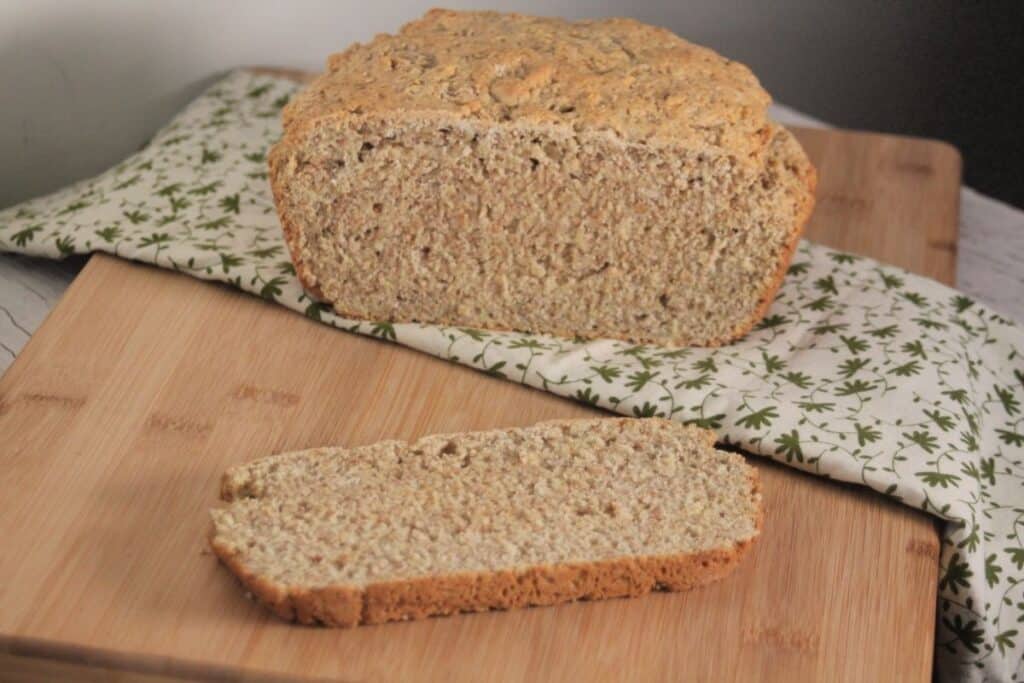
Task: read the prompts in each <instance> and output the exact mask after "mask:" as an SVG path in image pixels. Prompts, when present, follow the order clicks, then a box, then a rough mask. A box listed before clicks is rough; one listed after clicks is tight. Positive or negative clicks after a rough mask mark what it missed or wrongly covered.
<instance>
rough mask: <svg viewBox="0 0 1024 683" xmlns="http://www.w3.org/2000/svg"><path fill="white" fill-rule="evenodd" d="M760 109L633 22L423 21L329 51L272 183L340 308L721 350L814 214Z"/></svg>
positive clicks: (799, 166) (743, 89) (659, 33)
mask: <svg viewBox="0 0 1024 683" xmlns="http://www.w3.org/2000/svg"><path fill="white" fill-rule="evenodd" d="M767 102H768V97H767V95H766V94H765V93H764V91H763V90H762V89H761V88H760V86H759V85H758V84H757V81H756V79H755V78H754V77H753V76H752V75H751V74H750V72H749V71H748V70H746V68H744V67H742V66H741V65H738V64H736V63H734V62H730V61H729V60H726V59H724V58H722V57H719V56H718V55H715V54H714V53H713V52H711V51H709V50H706V49H704V48H700V47H698V46H695V45H692V44H690V43H687V42H685V41H683V40H681V39H679V38H677V37H676V36H674V35H672V34H671V33H668V32H667V31H663V30H661V29H655V28H653V27H649V26H644V25H642V24H638V23H636V22H632V21H628V20H608V21H599V22H583V23H578V24H570V23H567V22H561V21H558V20H550V19H537V18H533V17H518V16H509V15H498V14H494V13H446V12H440V13H431V14H428V15H427V17H425V18H424V19H422V20H420V21H419V22H415V23H413V24H411V25H409V26H407V27H405V28H404V29H403V30H402V32H401V33H400V34H399V35H397V36H381V37H378V38H377V39H375V40H374V41H373V42H372V43H370V44H368V45H357V46H354V47H353V48H351V49H350V50H348V51H346V52H345V53H342V54H340V55H336V56H335V57H332V59H331V61H330V64H329V71H328V73H326V74H324V75H323V76H321V77H320V79H318V80H317V81H316V82H314V83H313V84H312V85H311V86H310V87H309V89H307V90H306V91H305V92H304V93H302V94H301V95H299V96H298V97H297V98H296V100H295V101H294V102H293V103H292V104H290V105H289V107H288V108H287V109H286V113H285V135H284V138H283V139H282V141H281V142H280V143H279V144H278V145H277V146H276V147H275V148H274V150H273V151H272V153H271V156H270V168H271V183H272V186H273V189H274V196H275V200H276V203H277V207H278V211H279V214H280V217H281V221H282V224H283V226H284V230H285V234H286V238H287V242H288V244H289V247H290V250H291V254H292V258H293V261H294V262H295V265H296V271H297V273H298V274H299V277H300V278H301V280H302V281H303V283H304V285H305V286H306V287H307V289H309V290H310V291H312V292H313V293H315V294H316V295H317V296H318V297H319V298H321V299H324V300H326V301H328V302H330V303H331V304H332V305H333V306H334V308H335V310H336V311H337V312H339V313H341V314H343V315H346V316H349V317H354V318H363V319H372V320H390V321H398V322H408V321H420V322H429V323H438V324H449V325H460V326H472V327H483V328H491V329H511V330H520V331H526V332H534V333H547V334H555V335H560V336H579V337H585V338H596V337H612V338H619V339H627V340H631V341H636V342H649V343H656V344H664V345H714V344H719V343H723V342H727V341H730V340H732V339H735V338H737V337H739V336H741V335H742V334H744V333H745V332H746V331H748V330H749V329H750V328H751V327H752V326H753V325H754V324H755V323H756V322H757V321H758V320H759V319H760V318H761V317H762V315H763V313H764V311H765V310H766V308H767V305H768V304H769V303H770V301H771V299H772V297H773V296H774V293H775V291H776V289H777V288H778V286H779V284H780V282H781V278H782V275H783V272H784V270H785V268H786V266H787V264H788V261H789V258H790V255H791V253H792V250H793V248H794V247H795V243H796V240H797V239H798V237H799V234H800V231H801V229H802V227H803V224H804V222H805V221H806V219H807V217H808V215H809V213H810V209H811V206H812V194H813V185H814V172H813V169H812V167H811V166H810V164H809V162H808V161H807V158H806V156H805V155H804V153H803V150H802V149H801V148H800V146H799V145H798V144H797V143H796V141H795V140H794V139H793V138H792V136H791V135H790V134H789V133H788V132H786V131H785V130H784V129H782V128H780V127H778V126H775V125H774V124H771V123H770V122H769V121H768V120H767V119H766V118H765V116H764V111H765V107H766V105H767Z"/></svg>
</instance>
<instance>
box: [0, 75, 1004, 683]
mask: <svg viewBox="0 0 1024 683" xmlns="http://www.w3.org/2000/svg"><path fill="white" fill-rule="evenodd" d="M297 87H298V86H297V85H296V84H295V83H293V82H291V81H288V80H285V79H277V78H270V77H266V76H257V75H253V74H250V73H246V72H236V73H233V74H231V75H230V76H229V77H227V78H226V79H224V80H223V81H221V82H220V83H217V84H216V85H215V86H214V87H212V88H211V89H210V90H208V91H207V92H206V93H205V94H204V95H203V96H201V97H200V98H199V99H198V100H197V101H195V102H194V103H192V104H191V105H190V106H189V107H188V108H186V109H185V110H184V111H183V112H182V113H181V114H180V115H179V116H177V117H176V118H175V119H174V121H172V122H171V124H170V125H168V126H167V127H165V128H164V129H163V130H162V131H161V132H159V133H157V135H156V136H154V138H153V140H152V142H151V143H150V144H149V146H148V147H146V148H145V149H144V150H142V151H141V152H139V153H138V154H136V155H134V156H133V157H131V158H129V159H127V160H126V161H124V162H123V163H121V164H119V165H118V166H117V167H115V168H114V169H112V170H110V171H109V172H107V173H105V174H103V175H101V176H98V177H96V178H93V179H90V180H86V181H83V182H80V183H78V184H76V185H74V186H72V187H70V188H67V189H66V190H63V191H60V192H57V193H56V194H53V195H50V196H47V197H42V198H39V199H35V200H32V201H30V202H26V203H25V204H23V205H21V206H17V207H13V208H10V209H6V210H3V211H0V249H2V250H6V251H17V252H20V253H25V254H31V255H35V256H45V257H49V258H61V257H63V256H65V255H67V254H69V253H85V252H88V251H105V252H109V253H113V254H116V255H118V256H121V257H124V258H130V259H134V260H138V261H144V262H147V263H152V264H155V265H158V266H161V267H164V268H173V269H175V270H178V271H181V272H184V273H187V274H189V275H193V276H195V277H198V278H203V279H209V280H218V281H221V282H225V283H228V284H230V285H232V286H234V287H237V288H239V289H243V290H245V291H247V292H250V293H252V294H254V295H257V296H261V297H263V298H264V299H267V300H268V301H273V302H276V303H278V304H281V305H284V306H287V307H288V308H290V309H292V310H294V311H296V312H298V313H300V314H303V315H306V316H307V317H310V318H312V319H314V320H317V321H320V322H323V323H325V324H328V325H332V326H334V327H337V328H339V329H342V330H346V331H349V332H357V333H360V334H366V335H373V336H376V337H378V338H380V339H383V340H386V341H393V342H397V343H399V344H403V345H406V346H409V347H412V348H415V349H419V350H420V351H424V352H426V353H429V354H432V355H434V356H438V357H440V358H444V359H448V360H451V361H456V362H459V363H463V364H465V365H469V366H472V367H475V368H477V369H479V370H481V371H483V372H487V373H489V374H492V375H495V376H499V377H503V378H505V379H508V380H512V381H515V382H520V383H523V384H527V385H530V386H533V387H536V388H538V389H542V390H544V391H549V392H552V393H555V394H558V395H560V396H564V397H567V398H570V399H573V400H577V401H581V402H583V403H587V404H590V405H595V406H600V407H603V408H607V409H609V410H613V411H615V412H618V413H622V414H624V415H632V416H653V415H660V416H665V417H669V418H671V419H675V420H679V421H681V422H686V423H691V424H696V425H700V426H702V427H706V428H709V429H714V430H716V431H717V432H718V435H719V438H720V439H721V440H722V441H724V442H728V443H729V444H734V445H736V446H739V447H741V448H743V449H744V450H746V451H748V452H750V453H754V454H757V455H761V456H765V457H770V458H773V459H775V460H777V461H779V462H782V463H784V464H787V465H789V466H791V467H796V468H798V469H801V470H804V471H807V472H811V473H814V474H819V475H825V476H828V477H830V478H833V479H839V480H842V481H846V482H852V483H856V484H860V485H863V486H867V487H869V488H871V489H874V490H875V491H877V492H879V493H880V494H882V495H886V496H889V497H891V498H892V499H894V500H896V501H899V502H901V503H903V504H905V505H910V506H913V507H915V508H919V509H921V510H924V511H926V512H928V513H930V514H932V515H935V516H937V517H939V518H941V519H943V520H946V523H945V524H944V527H943V536H942V549H941V557H940V565H941V566H940V572H939V584H938V586H937V591H938V616H937V620H936V640H935V642H936V652H935V656H936V672H937V674H938V676H939V677H940V678H942V679H945V680H961V679H963V680H983V679H989V680H1021V679H1024V670H1022V666H1024V665H1022V650H1024V636H1021V635H1020V632H1021V630H1022V629H1024V332H1022V330H1021V329H1020V328H1019V327H1017V326H1016V325H1014V324H1013V323H1012V322H1010V321H1008V320H1005V319H1004V318H1002V317H1000V316H999V315H996V314H995V313H993V312H992V311H990V310H988V309H987V308H985V307H984V306H982V305H980V304H978V303H976V302H974V301H972V300H971V299H969V298H967V297H965V296H963V295H962V294H959V293H958V292H956V291H954V290H952V289H949V288H947V287H945V286H943V285H940V284H938V283H936V282H932V281H930V280H927V279H925V278H921V277H918V276H915V275H912V274H910V273H907V272H904V271H902V270H900V269H897V268H891V267H888V266H884V265H881V264H879V263H877V262H875V261H872V260H871V259H868V258H863V257H857V256H852V255H849V254H842V253H838V252H835V251H832V250H829V249H825V248H823V247H820V246H816V245H813V244H810V243H807V242H803V243H801V244H800V246H799V248H798V251H797V253H796V255H795V258H794V261H793V263H792V265H791V266H790V268H789V274H788V276H787V278H786V280H785V282H784V284H783V287H782V289H781V290H780V292H779V294H778V296H777V298H776V300H775V302H774V304H773V305H772V308H771V310H770V311H769V313H768V315H767V316H766V317H765V319H764V320H763V321H762V322H761V323H760V324H759V325H758V326H757V329H756V330H755V331H754V332H752V333H751V334H749V335H747V337H746V338H744V339H743V340H741V341H739V342H737V343H736V344H733V345H731V346H728V347H724V348H718V349H696V348H685V349H666V348H657V347H650V346H636V345H633V344H628V343H624V342H618V341H610V340H597V341H591V342H582V341H578V340H568V339H558V338H553V337H544V336H539V335H526V334H518V333H507V332H488V331H483V330H474V329H464V328H453V327H439V326H430V325H419V324H391V323H387V322H373V321H360V320H347V319H344V318H340V317H338V316H336V315H334V313H333V312H332V311H331V309H330V308H329V307H328V306H325V305H324V304H321V303H319V302H316V301H313V300H311V299H310V298H309V297H308V296H307V295H306V294H305V293H304V292H303V291H302V289H301V287H300V286H299V283H298V281H297V280H296V278H295V271H294V268H293V267H292V264H291V263H290V262H289V261H288V260H287V257H286V253H287V252H286V250H285V248H284V243H283V240H282V237H281V232H280V227H279V225H278V223H277V216H276V213H275V210H274V205H273V201H272V199H271V196H270V192H269V187H268V184H267V181H266V169H265V157H266V150H267V149H268V148H269V147H270V145H271V144H273V142H274V141H275V140H276V139H277V138H278V137H279V135H280V133H281V129H280V124H279V113H280V109H281V107H283V106H284V104H285V103H286V102H287V100H288V98H289V96H290V95H291V94H292V93H293V92H294V91H295V90H296V89H297Z"/></svg>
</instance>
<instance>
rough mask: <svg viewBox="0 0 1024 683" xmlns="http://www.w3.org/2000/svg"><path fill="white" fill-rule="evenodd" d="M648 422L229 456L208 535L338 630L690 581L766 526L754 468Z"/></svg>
mask: <svg viewBox="0 0 1024 683" xmlns="http://www.w3.org/2000/svg"><path fill="white" fill-rule="evenodd" d="M713 443H714V435H713V434H712V433H711V432H708V431H705V430H700V429H697V428H694V427H685V426H682V425H679V424H677V423H673V422H669V421H665V420H657V419H648V420H638V419H637V420H635V419H595V420H576V421H559V422H544V423H540V424H537V425H535V426H533V427H529V428H524V429H506V430H496V431H488V432H474V433H462V434H448V435H438V436H429V437H425V438H423V439H420V440H419V441H416V442H413V443H406V442H401V441H386V442H382V443H379V444H375V445H372V446H364V447H360V448H352V449H341V448H323V449H315V450H310V451H303V452H299V453H291V454H286V455H279V456H274V457H270V458H266V459H263V460H258V461H255V462H253V463H250V464H248V465H243V466H241V467H238V468H235V469H232V470H230V471H229V472H228V473H227V474H226V475H225V477H224V481H223V486H222V491H221V495H222V497H223V498H224V500H226V501H228V502H229V505H228V507H226V508H223V509H217V510H213V511H212V515H213V531H212V534H211V539H210V543H211V545H212V547H213V549H214V551H215V552H216V554H217V555H218V556H219V557H220V559H221V560H222V561H223V562H224V563H225V564H226V565H227V566H228V567H229V568H230V569H231V570H232V571H233V572H234V573H235V574H236V575H237V576H238V577H239V578H240V579H241V581H242V583H243V584H244V585H245V586H246V587H247V588H248V589H249V590H250V591H252V593H253V594H254V595H255V596H256V597H257V598H258V599H260V600H261V601H262V602H264V603H265V604H266V605H268V606H269V607H270V608H271V609H272V610H273V611H274V612H275V613H277V614H278V615H279V616H281V617H283V618H285V619H291V620H298V621H300V622H303V623H321V624H326V625H330V626H353V625H356V624H360V623H379V622H385V621H394V620H403V619H416V618H423V617H427V616H431V615H441V614H452V613H456V612H467V611H469V612H472V611H484V610H489V609H507V608H511V607H522V606H530V605H551V604H555V603H560V602H566V601H570V600H577V599H601V598H612V597H623V596H635V595H639V594H642V593H646V592H649V591H651V590H656V589H664V590H685V589H688V588H692V587H694V586H697V585H700V584H703V583H707V582H709V581H712V580H715V579H718V578H720V577H722V576H724V575H725V574H726V573H728V572H729V571H730V570H731V569H732V568H733V567H734V566H735V565H736V563H737V562H738V561H739V559H740V557H741V556H742V555H743V553H744V552H745V551H746V550H747V549H748V548H749V547H750V545H751V543H752V542H753V540H754V538H755V537H756V536H757V534H758V532H759V529H760V524H761V496H760V492H759V485H758V479H757V473H756V471H755V470H754V469H753V468H751V467H750V466H748V465H747V464H746V463H745V461H744V460H743V458H742V457H741V456H739V455H736V454H732V453H726V452H722V451H717V450H715V449H714V448H713Z"/></svg>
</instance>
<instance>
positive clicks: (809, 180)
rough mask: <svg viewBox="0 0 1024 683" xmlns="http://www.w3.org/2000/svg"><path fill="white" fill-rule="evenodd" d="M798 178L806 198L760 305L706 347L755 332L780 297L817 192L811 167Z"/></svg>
mask: <svg viewBox="0 0 1024 683" xmlns="http://www.w3.org/2000/svg"><path fill="white" fill-rule="evenodd" d="M800 178H801V180H802V181H803V184H804V186H805V187H806V188H807V195H806V196H805V198H804V201H803V203H802V204H801V206H800V209H799V210H798V211H797V213H796V220H795V221H793V230H792V232H790V234H789V240H788V242H787V244H786V247H785V248H784V249H783V251H782V254H781V255H780V257H779V265H778V267H777V268H776V270H775V275H774V276H772V279H771V281H770V282H769V283H768V286H767V287H765V289H764V292H763V293H762V294H761V303H760V304H759V305H758V307H757V310H755V311H754V314H753V315H751V316H750V318H749V319H747V320H745V321H744V322H743V323H742V324H740V325H738V326H737V327H736V330H735V332H734V333H733V335H732V336H731V337H728V338H726V339H720V340H716V341H714V342H711V343H709V344H707V346H710V347H715V346H722V345H723V344H731V343H732V342H734V341H737V340H739V339H742V338H743V337H745V336H746V335H747V334H748V333H749V332H750V331H751V330H752V329H754V326H755V325H757V323H759V322H761V320H762V319H763V318H764V316H765V315H766V314H767V313H768V309H769V308H770V307H771V305H772V302H773V301H775V295H776V294H778V293H779V289H780V288H781V287H782V281H783V280H785V279H786V273H787V272H788V271H789V264H790V263H792V261H793V254H795V253H796V247H797V245H798V244H799V243H800V237H801V236H802V235H803V234H804V229H805V228H806V227H807V222H808V221H809V220H810V219H811V214H812V213H814V203H815V202H814V197H815V192H816V191H817V188H818V171H817V170H816V169H815V168H814V166H812V165H811V164H810V163H805V164H803V165H802V167H801V168H800Z"/></svg>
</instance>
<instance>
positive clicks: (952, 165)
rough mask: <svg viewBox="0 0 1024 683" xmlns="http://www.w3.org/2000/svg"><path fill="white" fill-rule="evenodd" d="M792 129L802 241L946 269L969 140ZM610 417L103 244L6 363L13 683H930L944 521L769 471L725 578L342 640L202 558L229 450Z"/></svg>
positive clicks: (387, 628)
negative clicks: (802, 175)
mask: <svg viewBox="0 0 1024 683" xmlns="http://www.w3.org/2000/svg"><path fill="white" fill-rule="evenodd" d="M798 134H799V137H800V139H801V140H802V141H803V143H804V145H805V146H806V148H807V150H808V152H809V153H810V155H811V157H812V158H813V159H814V161H815V162H816V163H817V165H818V167H819V169H820V171H821V184H820V196H819V201H818V209H817V212H816V213H815V215H814V218H813V220H812V224H811V228H810V231H809V235H810V237H812V238H814V239H816V240H818V241H821V242H824V243H826V244H830V245H832V246H835V247H839V248H843V249H849V250H852V251H857V252H861V253H864V254H869V255H871V256H875V257H878V258H880V259H883V260H885V261H889V262H891V263H895V264H898V265H901V266H904V267H906V268H909V269H911V270H915V271H917V272H921V273H925V274H927V275H931V276H932V277H936V278H938V279H940V280H943V281H945V282H951V281H952V279H953V272H954V261H955V245H956V229H957V228H956V225H957V190H958V187H959V168H960V164H959V157H958V155H957V153H956V151H955V150H953V149H952V148H950V147H948V146H947V145H944V144H940V143H936V142H929V141H922V140H911V139H905V138H897V137H889V136H881V135H868V134H861V133H847V132H822V131H799V132H798ZM595 412H596V411H594V410H592V409H588V408H585V407H583V406H581V405H578V404H575V403H572V402H570V401H567V400H563V399H559V398H556V397H554V396H550V395H546V394H544V393H541V392H539V391H535V390H533V389H528V388H525V387H522V386H518V385H515V384H513V383H511V382H505V381H502V380H498V379H493V378H489V377H487V376H485V375H484V374H482V373H479V372H476V371H473V370H469V369H467V368H464V367H460V366H457V365H453V364H449V363H445V362H442V361H439V360H436V359H433V358H430V357H428V356H426V355H423V354H419V353H417V352H414V351H410V350H407V349H403V348H401V347H398V346H396V345H392V344H389V343H385V342H381V341H378V340H375V339H368V338H364V337H359V336H355V335H350V334H346V333H342V332H338V331H335V330H332V329H329V328H327V327H326V326H321V325H318V324H315V323H313V322H311V321H309V320H307V319H305V318H303V317H302V316H300V315H296V314H293V313H290V312H288V311H286V310H285V309H283V308H280V307H277V306H273V305H271V304H267V303H265V302H263V301H261V300H259V299H257V298H254V297H250V296H246V295H243V294H240V293H237V292H235V291H232V290H229V289H227V288H225V287H222V286H218V285H213V284H209V283H203V282H200V281H198V280H193V279H190V278H188V277H186V276H184V275H178V274H174V273H170V272H167V271H161V270H157V269H156V268H152V267H148V266H143V265H137V264H131V263H128V262H125V261H120V260H117V259H114V258H111V257H107V256H94V257H92V259H91V260H90V261H89V263H88V265H87V266H86V268H85V269H84V271H83V272H82V273H81V275H79V277H78V278H77V279H76V280H75V282H74V284H73V285H72V286H71V288H70V290H69V291H68V292H67V294H66V295H65V296H64V298H63V299H62V300H61V302H60V304H59V305H58V306H57V308H56V309H55V310H54V311H53V312H52V313H51V315H50V316H49V318H48V319H47V321H46V323H45V324H44V325H43V326H42V328H41V329H40V330H39V331H38V332H37V333H36V335H35V336H34V337H33V338H32V340H31V342H30V343H29V344H28V346H27V347H26V348H25V350H24V351H23V352H22V353H21V355H20V356H19V357H18V359H17V361H16V362H15V363H14V365H13V366H12V367H11V368H10V369H9V370H8V372H7V373H6V374H5V375H4V376H3V377H2V378H0V444H2V445H0V500H2V503H0V539H2V541H0V543H2V545H0V548H2V552H0V673H3V672H6V677H7V678H8V679H18V680H47V679H50V678H54V677H61V678H65V677H68V676H71V675H77V676H81V677H83V678H85V679H88V680H110V679H111V678H114V677H115V676H116V677H117V679H119V680H127V679H130V678H133V677H138V678H141V679H143V680H165V678H164V677H166V676H179V677H183V678H189V679H202V678H215V679H220V680H223V679H232V680H235V679H238V678H257V679H258V678H261V677H263V678H275V679H276V678H280V677H294V678H302V677H305V678H319V677H323V678H341V679H344V680H462V681H470V680H500V679H503V680H515V681H539V680H565V679H570V678H572V679H581V680H601V679H627V678H628V679H635V680H679V679H681V678H688V679H696V680H758V679H764V680H787V681H794V680H828V681H840V680H856V681H866V680H872V681H880V680H900V681H925V680H928V679H929V677H930V669H931V660H932V656H931V652H932V638H933V623H934V616H935V590H936V574H937V557H938V549H939V546H938V539H937V535H936V528H935V526H934V525H933V523H932V521H931V520H930V519H929V518H927V517H925V516H924V515H922V514H920V513H917V512H914V511H911V510H907V509H904V508H902V507H899V506H897V505H895V504H892V503H890V502H888V501H886V500H883V499H882V498H881V497H879V496H877V495H875V494H872V493H870V492H866V491H862V490H859V489H854V488H852V487H847V486H841V485H836V484H834V483H830V482H827V481H825V480H821V479H816V478H812V477H810V476H806V475H802V474H799V473H796V472H794V471H790V470H787V469H785V468H783V467H780V466H776V465H773V464H771V463H768V462H765V461H763V460H761V459H757V458H755V459H754V461H755V462H756V463H757V464H758V465H759V466H760V468H761V471H762V475H763V479H764V485H765V498H766V504H767V520H766V525H765V530H764V533H763V535H762V537H761V540H760V541H759V543H758V544H757V546H756V548H755V550H754V551H753V552H752V553H751V555H749V556H748V558H747V559H746V561H745V562H744V563H743V564H742V566H741V567H740V568H739V570H738V571H737V572H736V573H735V574H734V575H733V576H731V577H729V578H728V579H726V580H724V581H722V582H720V583H718V584H716V585H712V586H709V587H706V588H704V589H700V590H697V591H694V592H692V593H688V594H655V595H650V596H647V597H643V598H638V599H634V600H614V601H608V602H599V603H581V604H573V605H566V606H561V607H554V608H544V609H532V610H520V611H513V612H506V613H491V614H478V615H467V616H457V617H452V618H446V619H434V620H429V621H424V622H419V623H407V624H390V625H384V626H375V627H364V628H359V629H354V630H328V629H321V628H307V627H300V626H293V625H288V624H285V623H282V622H280V621H278V620H277V619H275V618H273V617H271V616H270V615H269V614H268V613H267V612H265V611H264V610H262V609H261V608H260V607H258V606H257V605H255V604H254V603H252V602H250V601H249V600H247V599H246V598H245V597H244V595H243V592H242V590H240V588H239V586H238V585H237V584H236V583H235V581H234V579H233V578H232V576H231V575H230V574H229V573H228V572H227V571H225V570H224V569H223V568H222V567H220V566H218V564H217V562H216V560H215V559H214V557H213V556H211V555H210V554H209V552H208V551H207V550H206V545H205V535H206V531H207V528H208V517H207V510H208V509H209V508H210V507H211V506H215V505H217V504H218V501H217V486H218V480H219V477H220V475H221V473H222V472H223V470H224V469H225V468H226V467H228V466H229V465H232V464H234V463H239V462H242V461H245V460H248V459H250V458H254V457H258V456H263V455H268V454H271V453H275V452H278V451H282V450H290V449H298V448H306V447H311V446H319V445H323V444H344V445H356V444H364V443H368V442H372V441H376V440H379V439H384V438H415V437H417V436H420V435H422V434H427V433H431V432H438V431H449V430H467V429H481V428H489V427H504V426H513V425H526V424H530V423H532V422H535V421H537V420H542V419H547V418H555V417H572V416H584V415H591V414H594V413H595ZM3 677H4V676H0V678H3Z"/></svg>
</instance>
